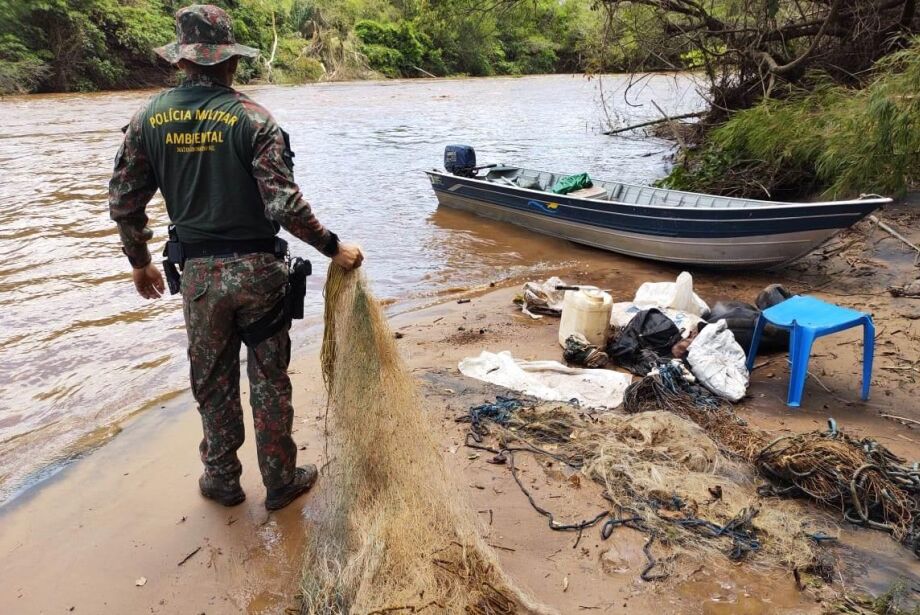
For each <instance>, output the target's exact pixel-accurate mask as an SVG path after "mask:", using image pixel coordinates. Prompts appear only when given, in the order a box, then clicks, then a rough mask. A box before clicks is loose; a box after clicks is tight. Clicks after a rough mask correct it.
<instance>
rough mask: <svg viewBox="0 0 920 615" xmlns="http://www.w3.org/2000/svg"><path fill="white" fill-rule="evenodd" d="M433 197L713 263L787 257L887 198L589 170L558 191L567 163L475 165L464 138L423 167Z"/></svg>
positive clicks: (760, 263) (640, 252)
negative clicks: (732, 188)
mask: <svg viewBox="0 0 920 615" xmlns="http://www.w3.org/2000/svg"><path fill="white" fill-rule="evenodd" d="M427 174H428V178H429V179H430V180H431V186H432V188H433V189H434V191H435V194H436V196H437V199H438V203H439V205H442V206H444V207H450V208H453V209H459V210H465V211H468V212H472V213H474V214H476V215H479V216H484V217H487V218H492V219H494V220H500V221H502V222H510V223H512V224H516V225H518V226H522V227H524V228H527V229H530V230H532V231H535V232H538V233H543V234H545V235H550V236H553V237H558V238H561V239H567V240H569V241H573V242H576V243H580V244H584V245H588V246H594V247H596V248H601V249H603V250H609V251H611V252H617V253H619V254H626V255H629V256H634V257H639V258H646V259H652V260H656V261H665V262H669V263H681V264H690V265H703V266H712V267H763V268H766V267H774V266H777V265H782V264H783V263H788V262H790V261H793V260H795V259H797V258H799V257H801V256H804V255H805V254H808V253H809V252H811V251H812V250H813V249H815V248H816V247H818V246H819V245H821V244H822V243H824V242H825V241H827V240H828V239H829V238H831V237H833V236H834V235H836V234H837V233H839V232H841V231H843V230H845V229H847V228H849V227H851V226H853V225H854V224H856V223H857V222H859V221H860V220H862V219H863V218H865V217H866V216H868V215H869V214H871V213H872V212H873V211H875V210H876V209H878V208H879V207H881V206H882V205H885V204H886V203H890V202H891V199H889V198H885V197H880V196H877V195H872V196H869V197H863V198H859V199H852V200H847V201H824V202H816V203H788V202H777V201H762V200H757V199H747V198H734V197H725V196H716V195H709V194H698V193H693V192H685V191H681V190H670V189H665V188H655V187H652V186H642V185H637V184H628V183H625V182H619V181H607V180H597V179H593V178H591V180H590V187H585V188H582V189H580V190H575V191H573V192H570V193H568V194H555V193H553V192H552V187H553V186H555V185H556V184H557V182H559V180H561V179H562V178H564V177H569V176H570V175H569V174H566V173H554V172H550V171H537V170H532V169H525V168H521V167H514V166H507V165H502V164H490V165H484V166H476V154H475V151H474V150H473V148H471V147H469V146H456V145H452V146H448V147H447V149H446V150H445V171H439V170H432V171H427Z"/></svg>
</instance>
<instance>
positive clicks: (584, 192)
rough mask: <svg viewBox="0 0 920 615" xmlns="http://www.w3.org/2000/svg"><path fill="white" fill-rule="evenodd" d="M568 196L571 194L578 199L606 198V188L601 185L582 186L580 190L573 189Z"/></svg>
mask: <svg viewBox="0 0 920 615" xmlns="http://www.w3.org/2000/svg"><path fill="white" fill-rule="evenodd" d="M568 196H573V197H575V198H579V199H600V198H606V196H607V189H606V188H604V187H603V186H591V187H590V188H582V189H581V190H573V191H572V192H570V193H569V194H568Z"/></svg>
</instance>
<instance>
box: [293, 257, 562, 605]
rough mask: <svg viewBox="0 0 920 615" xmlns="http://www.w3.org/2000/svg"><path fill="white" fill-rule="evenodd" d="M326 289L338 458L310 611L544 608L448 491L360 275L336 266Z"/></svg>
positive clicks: (315, 541) (410, 388) (328, 370)
mask: <svg viewBox="0 0 920 615" xmlns="http://www.w3.org/2000/svg"><path fill="white" fill-rule="evenodd" d="M325 294H326V331H325V337H324V339H323V347H322V356H321V361H322V368H323V377H324V379H325V383H326V388H327V391H328V394H329V412H328V415H327V420H328V426H327V427H328V431H327V434H328V436H327V437H328V438H329V442H328V444H329V451H328V458H329V462H328V466H327V477H326V479H325V481H324V489H323V491H322V495H321V509H320V510H319V513H318V520H317V524H316V527H315V528H314V529H313V530H312V531H311V532H310V536H309V538H308V545H307V549H306V558H305V563H304V572H303V579H302V596H303V602H302V609H301V612H302V613H304V614H306V613H309V614H316V615H320V614H321V615H345V614H355V615H357V614H362V615H370V614H381V615H382V614H384V613H387V614H395V613H448V614H454V613H456V614H460V613H462V614H464V615H510V614H513V613H543V612H547V611H546V609H544V608H542V607H540V606H538V605H535V604H534V603H533V602H532V601H531V600H529V599H528V598H527V597H526V596H525V595H524V594H523V593H522V592H520V591H519V590H518V589H516V588H515V587H514V585H513V584H512V583H511V582H510V580H509V579H508V578H507V577H506V576H505V575H504V573H503V572H502V571H501V569H500V568H499V567H498V564H497V562H496V559H495V556H494V554H493V553H492V552H491V550H490V548H489V547H488V546H487V545H485V543H484V542H483V541H482V539H481V537H480V535H479V533H478V532H477V526H476V521H475V520H474V517H473V515H472V514H471V512H470V511H469V510H468V509H467V508H466V507H465V505H464V504H463V503H462V502H461V501H460V500H459V499H458V497H457V495H456V493H457V491H456V490H455V489H452V488H451V486H450V485H451V482H450V480H449V479H448V477H447V475H446V472H445V468H444V464H443V460H442V458H441V455H440V453H439V452H438V449H437V445H436V442H435V438H434V435H433V433H432V430H431V429H430V428H429V427H428V421H429V420H430V417H427V416H425V414H424V413H423V412H422V410H421V404H420V403H419V399H418V398H417V394H416V390H415V386H414V383H413V382H412V380H411V378H410V376H409V375H408V374H407V372H406V370H405V368H404V367H403V364H402V362H401V359H400V357H399V354H398V351H397V349H396V347H395V344H394V342H393V335H392V333H391V331H390V329H389V327H388V326H387V323H386V321H385V319H384V317H383V314H382V313H381V310H380V309H379V307H378V305H377V303H376V301H375V300H374V298H373V297H372V296H371V294H370V293H369V291H368V290H367V286H366V282H365V280H364V278H363V276H362V274H361V273H360V272H350V273H346V272H344V270H342V269H341V268H339V267H337V266H335V265H332V266H331V267H330V270H329V275H328V278H327V282H326V290H325Z"/></svg>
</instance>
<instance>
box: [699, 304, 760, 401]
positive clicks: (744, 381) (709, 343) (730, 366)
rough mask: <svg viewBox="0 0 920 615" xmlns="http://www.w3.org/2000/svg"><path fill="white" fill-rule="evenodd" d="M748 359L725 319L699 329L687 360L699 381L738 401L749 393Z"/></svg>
mask: <svg viewBox="0 0 920 615" xmlns="http://www.w3.org/2000/svg"><path fill="white" fill-rule="evenodd" d="M746 359H747V357H745V355H744V350H743V349H742V348H741V346H740V345H739V344H738V342H736V341H735V336H734V335H733V334H732V332H731V331H730V330H729V329H728V324H727V323H726V322H725V320H719V321H717V322H716V323H714V324H711V325H707V326H706V328H705V329H703V330H702V331H700V334H699V335H697V336H696V339H694V340H693V341H692V342H690V349H689V352H688V353H687V362H688V363H689V364H690V369H691V370H692V371H693V375H694V376H696V378H697V380H699V381H700V384H702V385H704V386H705V387H706V388H707V389H709V390H710V391H712V392H713V393H715V394H716V395H718V396H720V397H724V398H725V399H729V400H731V401H739V400H740V399H741V398H742V397H744V395H745V393H747V387H748V370H747V366H746V365H745V363H746Z"/></svg>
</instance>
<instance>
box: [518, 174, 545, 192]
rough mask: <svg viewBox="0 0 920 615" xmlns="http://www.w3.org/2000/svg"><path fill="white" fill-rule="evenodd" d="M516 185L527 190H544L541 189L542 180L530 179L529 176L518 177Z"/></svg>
mask: <svg viewBox="0 0 920 615" xmlns="http://www.w3.org/2000/svg"><path fill="white" fill-rule="evenodd" d="M515 184H516V185H517V186H518V188H525V189H527V190H542V188H541V187H540V180H539V179H538V178H536V177H528V176H527V175H522V176H521V177H518V178H517V180H516V181H515Z"/></svg>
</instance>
